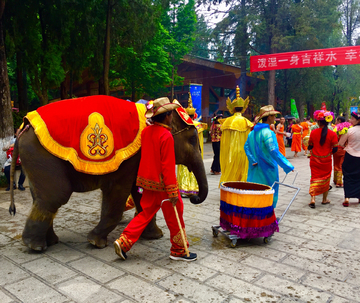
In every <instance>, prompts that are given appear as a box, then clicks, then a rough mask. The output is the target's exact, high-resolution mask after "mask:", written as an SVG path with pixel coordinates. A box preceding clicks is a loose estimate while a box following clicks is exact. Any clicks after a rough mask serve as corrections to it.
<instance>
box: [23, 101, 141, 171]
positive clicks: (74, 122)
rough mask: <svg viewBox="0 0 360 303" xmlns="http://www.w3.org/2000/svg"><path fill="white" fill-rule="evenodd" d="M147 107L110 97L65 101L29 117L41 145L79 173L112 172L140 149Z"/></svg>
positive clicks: (31, 113)
mask: <svg viewBox="0 0 360 303" xmlns="http://www.w3.org/2000/svg"><path fill="white" fill-rule="evenodd" d="M144 114H145V106H144V105H143V104H135V103H133V102H129V101H125V100H121V99H118V98H114V97H109V96H89V97H83V98H78V99H69V100H63V101H59V102H55V103H51V104H48V105H45V106H42V107H40V108H38V109H37V110H36V111H33V112H30V113H28V114H27V115H26V117H25V118H26V119H27V120H29V122H30V123H31V125H32V127H33V128H34V130H35V133H36V135H37V137H38V139H39V141H40V143H41V144H42V145H43V146H44V147H45V148H46V149H47V150H48V151H49V152H51V153H52V154H54V155H55V156H57V157H59V158H61V159H63V160H66V161H69V162H71V164H72V165H73V166H74V168H75V169H76V170H77V171H80V172H84V173H88V174H94V175H101V174H106V173H110V172H113V171H115V170H117V169H118V167H119V165H120V164H121V163H122V162H123V161H124V160H126V159H128V158H130V157H131V156H132V155H134V154H135V153H136V152H137V151H138V150H139V148H140V146H141V132H142V130H143V129H144V128H145V126H146V123H145V116H144Z"/></svg>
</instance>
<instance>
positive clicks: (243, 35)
mask: <svg viewBox="0 0 360 303" xmlns="http://www.w3.org/2000/svg"><path fill="white" fill-rule="evenodd" d="M240 14H241V25H240V26H241V28H240V31H241V34H240V37H241V39H240V44H239V46H240V69H241V77H240V97H241V98H243V99H245V98H246V97H247V93H246V60H247V57H246V55H247V53H246V51H247V43H248V42H247V39H248V36H247V24H246V19H245V18H246V11H245V0H241V13H240Z"/></svg>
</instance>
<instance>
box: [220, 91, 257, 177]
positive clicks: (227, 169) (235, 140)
mask: <svg viewBox="0 0 360 303" xmlns="http://www.w3.org/2000/svg"><path fill="white" fill-rule="evenodd" d="M226 104H227V108H228V109H229V112H230V113H231V114H233V116H231V117H228V118H226V119H225V120H224V121H223V123H222V125H221V131H222V135H221V141H220V168H221V177H220V183H222V182H227V181H246V179H247V172H248V166H249V161H248V159H247V156H246V154H245V150H244V145H245V142H246V140H247V137H248V135H249V133H250V131H251V128H252V127H253V124H252V123H251V122H250V121H249V120H248V119H246V118H245V117H243V116H242V113H243V112H245V110H246V108H247V106H248V104H249V97H247V98H246V100H244V99H243V98H241V97H240V90H239V87H238V86H237V87H236V99H234V100H233V101H232V102H231V100H230V98H228V99H227V100H226Z"/></svg>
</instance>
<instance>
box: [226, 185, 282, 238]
mask: <svg viewBox="0 0 360 303" xmlns="http://www.w3.org/2000/svg"><path fill="white" fill-rule="evenodd" d="M273 195H274V190H273V189H272V188H271V187H270V186H267V185H263V184H257V183H250V182H240V181H237V182H224V183H222V184H221V186H220V226H221V227H222V228H223V229H224V230H227V231H229V232H230V234H232V235H236V236H238V237H239V238H241V239H249V238H258V237H269V236H271V235H272V234H273V233H274V232H275V231H279V227H278V222H277V221H276V217H275V212H274V208H273Z"/></svg>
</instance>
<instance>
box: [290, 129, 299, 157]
mask: <svg viewBox="0 0 360 303" xmlns="http://www.w3.org/2000/svg"><path fill="white" fill-rule="evenodd" d="M291 129H292V131H293V136H292V143H291V151H294V152H301V126H299V125H298V124H293V126H291Z"/></svg>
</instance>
